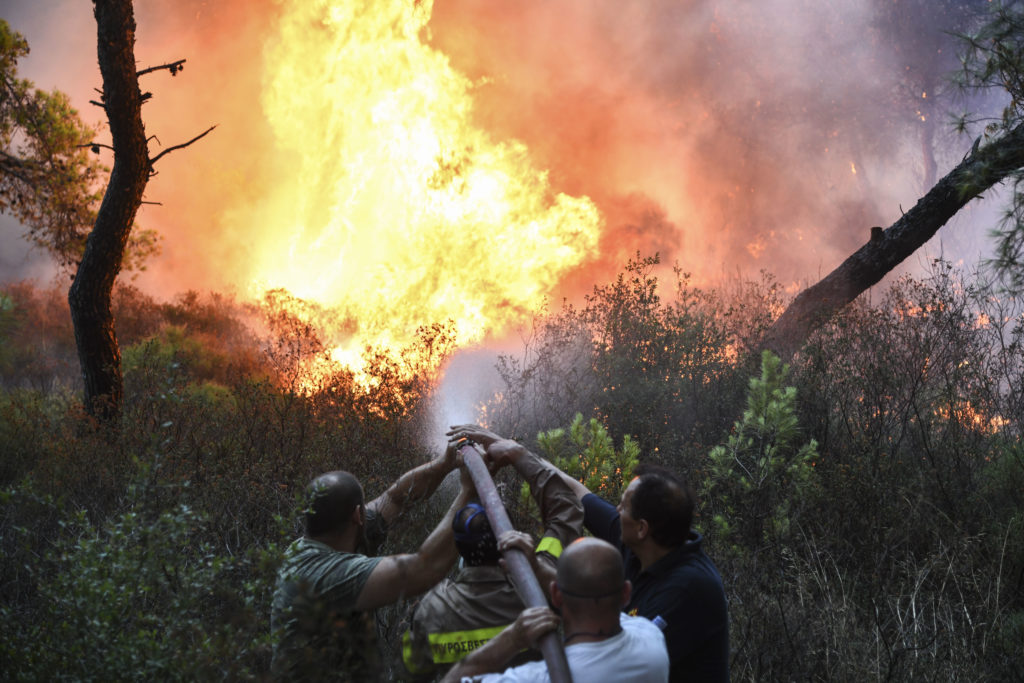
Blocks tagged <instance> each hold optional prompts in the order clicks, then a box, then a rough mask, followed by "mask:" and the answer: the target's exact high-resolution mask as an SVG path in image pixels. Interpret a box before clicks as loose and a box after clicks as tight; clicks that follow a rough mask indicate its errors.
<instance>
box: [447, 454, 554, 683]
mask: <svg viewBox="0 0 1024 683" xmlns="http://www.w3.org/2000/svg"><path fill="white" fill-rule="evenodd" d="M459 453H460V454H461V455H462V462H464V463H465V464H466V468H467V469H468V470H469V476H470V477H471V478H472V479H473V485H474V486H475V487H476V492H477V493H478V494H480V502H481V503H483V505H484V510H486V511H487V519H488V521H489V522H490V524H491V529H492V530H493V531H494V536H495V538H497V537H500V536H501V535H502V534H503V533H505V532H506V531H514V528H513V527H512V522H511V521H509V518H508V513H507V512H505V506H504V504H502V502H501V496H499V495H498V489H497V488H495V486H494V480H493V479H491V474H490V472H488V471H487V465H485V464H484V461H483V458H481V457H480V453H478V452H477V450H476V448H475V447H474V446H473V443H472V442H471V441H469V440H465V441H463V442H462V443H460V444H459ZM502 557H503V558H504V560H505V566H506V567H507V568H508V573H509V575H510V576H511V577H512V583H513V584H515V587H516V591H517V592H518V593H519V595H520V597H522V598H523V602H525V603H526V606H527V607H547V606H548V599H547V597H546V596H545V595H544V591H543V590H542V589H541V587H540V583H538V581H537V576H536V575H535V574H534V573H533V567H531V566H530V558H528V557H527V556H526V555H525V554H524V553H523V551H521V550H519V549H518V548H510V549H508V550H505V551H503V552H502ZM538 645H539V646H540V651H541V653H542V654H543V655H544V661H545V662H547V665H548V674H549V675H550V677H551V681H552V683H572V674H571V673H570V672H569V662H568V661H567V660H566V658H565V649H564V648H563V647H562V640H561V638H559V637H558V632H557V631H551V632H550V633H545V634H544V635H543V636H541V637H540V640H539V642H538Z"/></svg>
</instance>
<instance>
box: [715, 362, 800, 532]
mask: <svg viewBox="0 0 1024 683" xmlns="http://www.w3.org/2000/svg"><path fill="white" fill-rule="evenodd" d="M788 374H789V366H788V365H784V364H782V362H781V361H780V360H779V358H778V356H775V355H774V354H773V353H772V352H771V351H764V352H762V354H761V375H760V377H752V378H751V380H750V391H749V393H748V396H747V409H746V410H745V411H744V412H743V417H742V418H741V419H739V420H738V421H736V423H735V424H734V426H733V430H732V433H731V434H730V435H729V437H728V439H727V440H726V443H725V444H724V445H719V446H716V447H715V448H713V449H711V453H710V455H709V463H708V474H707V478H706V479H705V481H704V483H703V487H702V491H701V493H702V495H701V498H702V499H703V500H705V501H708V507H710V508H711V509H712V510H713V517H712V524H713V527H714V528H713V529H709V530H708V531H709V535H712V536H713V537H717V538H720V539H721V540H722V541H723V542H725V543H729V544H731V545H732V547H733V548H734V549H739V548H741V547H743V548H747V549H751V548H757V547H758V546H759V545H760V544H761V543H763V542H768V543H772V544H776V543H779V542H783V541H784V540H785V539H787V538H788V537H789V536H790V533H791V530H792V529H791V525H792V523H793V522H794V521H795V520H796V518H797V516H798V512H799V508H800V503H801V502H802V500H803V499H804V498H805V497H806V496H807V494H808V490H809V484H810V482H811V475H812V472H813V467H814V461H815V459H816V458H817V457H818V452H817V442H815V441H814V439H810V440H809V441H805V440H804V438H803V434H802V433H801V431H800V428H799V418H798V416H797V411H796V387H792V386H784V382H785V380H786V376H787V375H788Z"/></svg>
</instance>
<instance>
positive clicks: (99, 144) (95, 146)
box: [77, 142, 114, 153]
mask: <svg viewBox="0 0 1024 683" xmlns="http://www.w3.org/2000/svg"><path fill="white" fill-rule="evenodd" d="M77 146H78V147H90V148H92V151H93V152H96V153H99V151H100V150H99V148H100V147H103V148H104V149H109V150H110V151H111V152H113V151H114V148H113V147H111V146H110V145H105V144H103V143H102V142H87V143H85V144H84V145H77Z"/></svg>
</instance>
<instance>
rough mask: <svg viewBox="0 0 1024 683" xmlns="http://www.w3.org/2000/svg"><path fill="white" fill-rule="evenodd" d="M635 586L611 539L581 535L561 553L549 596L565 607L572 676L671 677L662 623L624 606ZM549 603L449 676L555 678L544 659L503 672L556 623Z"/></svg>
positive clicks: (507, 682)
mask: <svg viewBox="0 0 1024 683" xmlns="http://www.w3.org/2000/svg"><path fill="white" fill-rule="evenodd" d="M630 590H631V586H630V583H629V582H628V581H626V580H625V575H624V574H623V569H622V558H621V556H620V555H619V551H618V550H616V549H615V547H614V546H612V545H611V544H609V543H607V542H605V541H602V540H600V539H596V538H581V539H579V540H577V541H575V542H574V543H572V544H571V545H570V546H569V547H568V548H566V549H565V551H564V552H563V553H562V556H561V558H560V559H559V561H558V572H557V575H556V580H555V581H552V582H551V584H550V596H551V602H552V604H553V605H554V606H555V608H557V609H560V610H561V612H562V620H561V621H562V623H563V627H564V634H565V635H564V637H563V640H564V643H565V655H566V659H567V660H568V662H569V670H570V671H571V672H572V676H573V680H575V681H578V682H579V683H594V682H599V681H615V683H631V682H636V683H657V682H658V681H662V682H666V681H668V650H667V649H666V648H665V637H664V636H663V635H662V633H661V630H660V629H659V628H658V627H657V626H655V625H654V624H652V623H651V622H650V621H648V620H647V619H645V618H643V617H631V616H629V615H626V614H623V613H622V612H621V609H622V606H623V605H625V604H626V603H627V602H628V601H629V594H630ZM558 623H559V618H558V617H557V616H556V615H555V613H554V612H552V611H551V610H550V609H548V608H547V607H531V608H529V609H527V610H524V611H523V613H522V614H520V615H519V617H518V618H517V619H516V621H515V623H514V624H512V625H511V626H509V627H508V628H507V629H505V630H504V631H502V632H501V633H499V634H498V635H497V636H495V637H494V638H493V639H491V640H490V641H489V642H488V643H487V644H486V645H484V646H483V647H482V648H480V649H479V650H475V651H474V652H472V653H471V654H470V655H469V656H468V657H466V658H465V659H463V660H462V661H461V662H459V663H458V664H457V665H456V666H455V667H454V668H453V669H451V670H450V671H449V672H448V675H447V676H445V677H444V679H443V683H456V682H458V681H462V682H466V681H481V682H482V683H512V682H513V681H538V682H540V681H549V680H550V678H549V676H548V670H547V666H546V665H545V663H544V662H530V663H528V664H524V665H522V666H517V667H514V668H511V669H507V670H505V672H504V673H491V672H497V671H500V670H501V668H502V667H503V666H505V663H506V662H508V661H509V660H510V659H511V658H512V657H513V656H514V655H515V654H516V653H518V652H519V651H521V650H523V649H525V648H527V647H532V646H534V645H535V644H536V642H537V639H538V638H539V637H540V636H542V635H544V634H545V633H547V632H549V631H552V630H554V629H555V628H557V627H558Z"/></svg>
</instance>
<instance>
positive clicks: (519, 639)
mask: <svg viewBox="0 0 1024 683" xmlns="http://www.w3.org/2000/svg"><path fill="white" fill-rule="evenodd" d="M560 621H561V619H559V618H558V616H557V615H556V614H555V613H554V612H552V611H551V610H550V609H548V608H547V607H527V608H526V609H524V610H523V611H522V612H520V613H519V616H518V617H517V618H516V620H515V623H514V624H512V629H513V633H514V634H515V641H516V644H517V645H519V646H520V647H523V648H526V647H537V640H538V639H539V638H540V637H541V636H543V635H544V634H545V633H550V632H551V631H554V630H555V629H556V628H558V624H559V622H560Z"/></svg>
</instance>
